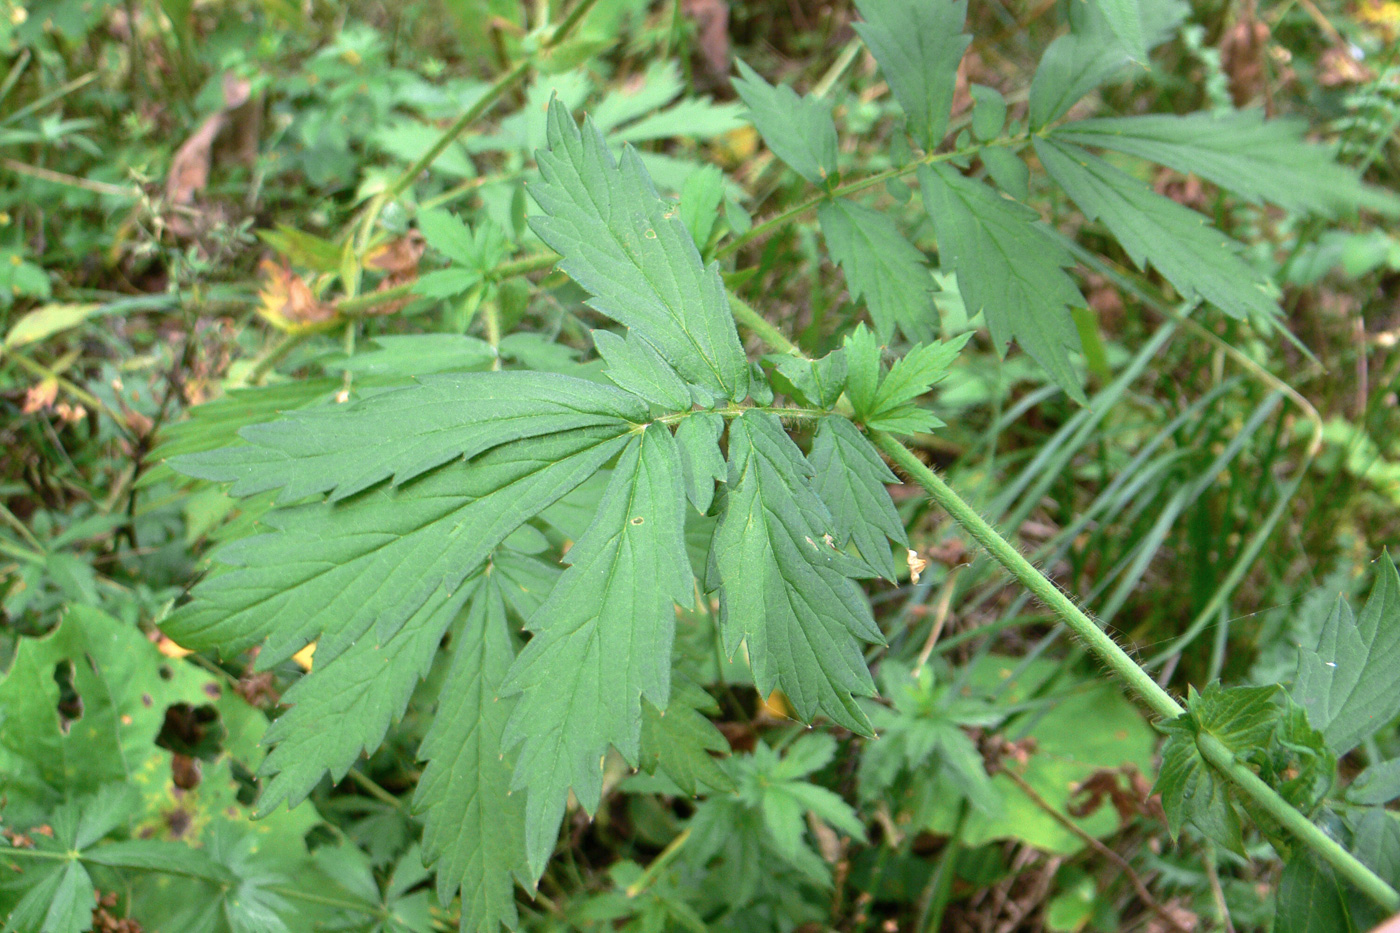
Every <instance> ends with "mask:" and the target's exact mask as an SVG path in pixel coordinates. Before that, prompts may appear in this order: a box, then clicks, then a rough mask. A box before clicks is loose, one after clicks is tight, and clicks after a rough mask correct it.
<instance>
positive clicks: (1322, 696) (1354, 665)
mask: <svg viewBox="0 0 1400 933" xmlns="http://www.w3.org/2000/svg"><path fill="white" fill-rule="evenodd" d="M1379 564H1380V566H1379V567H1378V568H1377V572H1376V583H1375V586H1374V588H1373V589H1372V591H1371V596H1370V598H1369V599H1367V601H1366V607H1365V608H1364V609H1362V610H1361V615H1360V616H1359V617H1356V616H1353V614H1352V611H1351V607H1350V606H1348V605H1347V603H1346V601H1345V600H1343V599H1342V598H1341V597H1340V596H1339V597H1338V598H1337V603H1336V605H1335V607H1334V608H1333V610H1332V614H1331V615H1330V616H1328V618H1327V622H1326V624H1324V625H1323V628H1322V637H1321V639H1320V640H1319V641H1318V644H1317V646H1316V647H1315V648H1311V649H1304V650H1302V651H1301V652H1299V657H1298V677H1297V679H1296V680H1295V681H1294V684H1293V697H1294V699H1295V700H1297V701H1298V703H1299V705H1301V706H1302V707H1303V708H1304V709H1306V710H1307V711H1308V720H1309V721H1310V722H1311V723H1312V724H1313V726H1314V727H1315V728H1316V729H1317V730H1318V731H1320V732H1321V733H1322V735H1323V737H1324V738H1325V739H1326V740H1327V745H1328V747H1329V748H1331V749H1332V751H1333V752H1335V753H1336V754H1337V757H1339V758H1340V757H1341V756H1342V755H1345V754H1346V753H1347V752H1349V751H1351V750H1352V749H1353V748H1355V747H1356V746H1358V745H1360V744H1361V742H1362V741H1364V740H1365V739H1366V738H1367V737H1368V736H1370V735H1372V734H1374V733H1375V732H1376V730H1377V729H1380V728H1382V727H1383V726H1385V725H1386V724H1388V723H1389V722H1390V721H1391V720H1392V719H1394V718H1395V716H1396V715H1397V714H1400V665H1397V664H1396V663H1395V659H1396V658H1397V657H1400V574H1397V573H1396V569H1395V562H1394V561H1393V560H1392V559H1391V557H1390V554H1389V553H1386V554H1384V555H1382V557H1381V560H1380V561H1379Z"/></svg>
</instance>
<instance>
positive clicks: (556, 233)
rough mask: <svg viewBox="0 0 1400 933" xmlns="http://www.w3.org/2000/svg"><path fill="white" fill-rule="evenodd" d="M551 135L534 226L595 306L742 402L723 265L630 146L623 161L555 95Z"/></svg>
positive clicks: (744, 380)
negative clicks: (706, 251) (712, 258)
mask: <svg viewBox="0 0 1400 933" xmlns="http://www.w3.org/2000/svg"><path fill="white" fill-rule="evenodd" d="M548 139H549V150H548V151H547V152H541V153H539V154H538V161H539V166H540V174H541V175H542V176H543V181H541V182H538V183H535V184H532V185H530V192H531V194H533V195H534V198H535V201H536V202H538V203H539V205H540V207H541V208H542V209H543V210H544V213H545V215H546V216H543V217H534V218H531V221H530V224H531V228H532V229H533V230H534V231H535V232H536V233H537V234H539V237H540V239H542V240H544V241H545V243H547V244H548V245H549V246H550V247H552V248H553V249H555V250H556V251H557V252H558V253H559V254H560V255H561V256H562V257H563V258H562V259H561V260H560V262H559V268H560V269H562V270H563V271H564V272H566V273H568V274H569V276H570V277H572V278H573V279H574V281H576V282H578V284H579V285H581V286H583V288H584V289H586V290H587V291H588V292H589V293H591V294H592V295H593V298H592V299H590V300H589V306H590V307H592V308H594V309H595V310H597V311H599V312H600V313H602V314H606V315H607V316H608V317H610V318H612V319H613V320H615V321H618V322H619V323H622V324H625V325H626V326H627V327H629V328H631V329H632V331H633V332H634V333H635V334H636V335H637V336H638V337H640V338H641V339H643V340H645V341H646V342H647V343H650V344H651V345H652V346H653V347H654V348H656V350H657V351H658V352H659V353H660V354H661V356H662V357H663V358H664V359H666V360H667V361H669V362H670V363H671V365H672V366H674V367H675V368H676V371H677V372H679V373H680V374H681V376H682V377H684V378H685V379H686V381H688V382H692V383H695V384H696V385H700V386H704V387H706V388H708V389H710V390H712V391H713V392H715V393H717V394H718V395H721V396H724V397H727V398H731V399H735V400H738V399H742V398H744V397H745V396H746V395H747V394H748V385H749V368H748V361H747V360H746V359H745V357H744V352H743V349H742V348H741V347H740V346H739V335H738V332H737V331H736V330H735V329H734V321H733V319H732V318H731V317H730V314H729V302H728V300H727V299H726V298H725V295H724V283H723V282H722V281H721V280H720V275H719V267H718V266H717V265H715V264H713V263H711V264H710V266H708V267H706V266H705V264H704V263H703V261H702V260H701V258H700V253H699V251H698V250H697V249H696V247H695V241H694V240H693V239H692V238H691V236H690V231H688V230H687V229H686V226H685V222H684V221H682V220H681V218H680V216H679V212H678V211H676V210H675V209H674V206H672V205H668V204H667V203H666V202H664V201H662V200H661V198H660V197H659V196H658V195H657V193H656V189H655V188H654V187H653V186H652V183H651V179H650V178H648V177H647V173H646V169H644V168H643V167H642V165H641V162H640V161H639V159H638V157H637V154H636V153H635V152H634V151H633V150H632V149H630V148H628V149H625V150H624V151H623V154H622V160H621V162H615V161H614V160H613V157H612V155H611V154H610V153H609V152H608V149H607V146H606V144H605V143H604V141H603V138H602V136H601V135H600V134H599V133H598V131H597V130H596V129H594V128H593V127H592V126H591V125H588V124H585V126H584V128H583V131H582V132H580V131H579V128H578V126H577V125H575V124H574V121H573V118H572V117H571V116H570V115H569V112H568V110H567V109H566V108H565V107H564V105H563V104H561V103H559V102H558V101H557V100H555V101H552V102H551V103H550V106H549V127H548Z"/></svg>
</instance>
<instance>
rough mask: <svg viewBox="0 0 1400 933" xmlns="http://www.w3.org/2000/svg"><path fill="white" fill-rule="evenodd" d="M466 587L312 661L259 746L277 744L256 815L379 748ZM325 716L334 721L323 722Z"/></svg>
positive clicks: (264, 771) (439, 594)
mask: <svg viewBox="0 0 1400 933" xmlns="http://www.w3.org/2000/svg"><path fill="white" fill-rule="evenodd" d="M469 592H470V588H469V587H465V586H464V587H460V588H459V589H458V590H457V591H456V592H455V593H453V594H450V595H449V594H448V593H447V591H446V590H445V589H438V590H435V591H434V592H433V593H432V594H431V595H430V596H429V597H428V600H427V602H425V603H423V605H422V606H421V607H420V608H419V609H418V611H417V612H415V613H414V614H413V615H412V617H410V618H409V619H408V620H407V621H406V622H405V623H404V624H403V627H402V628H400V629H399V630H398V631H396V632H394V633H393V634H392V635H390V636H389V637H388V638H386V639H384V640H383V642H381V641H380V640H379V639H378V638H374V637H370V635H369V634H366V636H364V637H362V638H360V639H359V640H358V641H355V642H353V643H352V644H351V645H350V647H349V648H347V649H346V650H345V651H343V652H341V653H340V654H339V655H338V656H336V657H335V658H334V659H333V660H330V661H329V662H325V663H316V664H315V666H314V667H313V668H312V670H311V671H310V672H309V673H308V675H307V676H305V677H303V678H302V679H301V680H299V681H297V682H296V683H295V684H293V685H292V688H291V689H290V690H288V691H287V692H286V694H285V695H284V696H283V702H285V703H286V704H287V705H289V706H290V707H291V709H289V710H287V712H285V713H283V714H282V715H281V716H279V717H278V718H277V719H275V720H274V721H273V723H272V725H271V726H269V727H268V730H267V733H266V734H265V735H264V736H263V740H262V741H263V744H264V745H276V747H275V748H274V749H273V750H272V751H271V752H270V753H269V754H268V756H267V758H266V759H264V760H263V764H262V767H261V768H260V769H259V774H260V776H262V777H264V778H268V777H270V778H271V780H269V781H267V783H265V784H264V785H263V789H262V793H261V794H260V795H259V797H258V813H259V815H265V814H267V813H270V812H271V811H272V810H275V809H276V808H277V806H278V805H279V804H281V803H282V802H283V801H286V803H287V806H288V807H294V806H296V805H297V804H298V803H300V802H301V801H302V800H303V799H305V797H306V795H307V794H309V793H310V792H311V790H312V788H314V787H315V786H316V782H317V781H319V780H320V779H321V776H322V775H323V774H326V773H327V772H329V773H330V776H331V780H333V781H340V780H341V779H342V778H344V777H345V773H346V772H347V771H349V770H350V766H351V765H353V764H354V763H355V760H356V759H357V758H359V756H360V755H361V754H362V753H364V752H369V751H373V750H374V749H376V748H378V747H379V745H380V743H381V742H383V741H384V735H385V733H387V732H388V730H389V725H390V723H391V722H392V721H393V720H395V719H397V718H398V717H399V716H402V715H403V711H404V708H405V707H407V706H408V700H409V697H410V696H411V695H412V694H413V688H414V687H416V686H417V685H418V681H419V680H420V679H421V678H422V677H423V676H424V675H426V674H427V672H428V667H429V665H431V664H432V661H433V656H434V655H435V654H436V653H437V649H438V645H439V644H440V643H441V641H442V636H443V633H444V632H446V631H447V628H448V626H449V625H451V624H452V620H453V619H454V618H455V617H456V615H457V613H458V611H459V610H460V609H461V608H462V604H463V603H464V602H465V600H466V598H467V595H468V593H469ZM315 660H316V661H317V662H320V661H321V659H319V658H318V659H315ZM327 723H336V724H337V725H336V727H335V728H333V729H328V728H327V727H326V724H327Z"/></svg>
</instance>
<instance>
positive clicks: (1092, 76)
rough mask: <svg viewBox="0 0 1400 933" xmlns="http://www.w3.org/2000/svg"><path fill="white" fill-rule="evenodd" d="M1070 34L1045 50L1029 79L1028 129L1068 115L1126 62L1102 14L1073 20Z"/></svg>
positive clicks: (1037, 127)
mask: <svg viewBox="0 0 1400 933" xmlns="http://www.w3.org/2000/svg"><path fill="white" fill-rule="evenodd" d="M1072 22H1073V26H1072V31H1071V32H1068V33H1066V34H1064V35H1063V36H1060V37H1059V38H1058V39H1056V40H1055V41H1054V42H1052V43H1050V46H1049V47H1048V48H1047V49H1046V50H1045V53H1044V54H1043V55H1042V56H1041V58H1040V64H1039V65H1037V66H1036V69H1035V76H1034V77H1033V78H1032V79H1031V91H1030V126H1031V129H1033V130H1038V129H1040V128H1041V127H1043V126H1045V125H1046V124H1047V123H1052V122H1054V121H1055V120H1058V119H1059V118H1060V117H1062V116H1064V115H1065V114H1066V113H1068V112H1069V109H1070V108H1071V107H1073V106H1074V105H1075V104H1076V103H1078V101H1079V99H1080V98H1082V97H1083V96H1084V95H1085V94H1087V93H1089V92H1090V91H1092V90H1093V89H1094V88H1096V87H1098V86H1099V85H1100V84H1102V83H1103V82H1104V81H1107V80H1108V79H1109V78H1110V77H1111V76H1112V75H1114V74H1115V73H1117V72H1118V71H1119V70H1120V69H1122V68H1123V66H1125V65H1126V64H1128V61H1129V54H1128V52H1127V51H1126V50H1125V49H1124V48H1123V46H1122V44H1121V43H1120V42H1117V41H1115V39H1114V37H1113V35H1112V33H1111V31H1110V30H1109V28H1108V24H1107V23H1106V22H1105V21H1104V19H1103V17H1102V15H1094V13H1091V14H1089V15H1087V16H1081V17H1078V18H1074V19H1073V20H1072Z"/></svg>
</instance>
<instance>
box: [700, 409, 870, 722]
mask: <svg viewBox="0 0 1400 933" xmlns="http://www.w3.org/2000/svg"><path fill="white" fill-rule="evenodd" d="M811 475H812V467H811V465H810V464H808V463H807V461H806V459H805V458H804V457H803V456H802V452H801V451H800V450H798V449H797V446H796V445H795V444H793V442H792V440H791V439H790V438H789V437H788V436H787V432H786V431H784V430H783V428H782V425H781V424H779V422H778V420H777V419H776V418H775V417H773V416H772V415H770V414H767V413H765V412H748V413H745V414H744V415H743V416H742V417H740V418H736V419H735V420H734V421H733V422H732V423H731V424H730V426H729V480H728V484H727V487H726V488H727V494H726V495H725V497H724V502H723V506H722V511H721V512H720V519H719V523H718V524H717V525H716V527H715V534H714V539H713V542H712V545H711V549H710V560H711V565H712V566H711V571H712V573H711V574H710V575H709V583H710V586H711V588H712V589H713V588H714V587H716V586H718V587H719V593H720V614H721V615H720V618H721V627H722V629H723V632H724V642H725V649H726V650H727V651H728V652H729V653H730V654H731V655H733V654H734V653H735V652H736V651H738V649H739V647H740V646H741V645H742V646H743V647H745V648H746V649H747V651H748V659H749V666H750V667H751V668H752V670H753V675H754V683H755V684H756V685H757V687H758V689H759V692H760V693H762V694H764V695H765V696H766V695H767V694H768V693H769V692H770V691H772V690H773V689H774V688H779V689H781V690H782V691H783V693H785V694H786V695H787V697H788V700H789V701H790V702H791V703H792V706H793V709H794V710H796V712H797V714H798V715H799V716H801V717H802V718H803V719H809V720H810V719H811V718H812V717H813V716H815V715H817V714H818V713H822V714H825V715H826V716H827V717H829V718H830V719H832V720H833V721H834V722H837V723H839V724H841V725H843V726H845V727H846V728H848V729H851V730H852V731H855V732H859V733H861V734H863V735H869V734H870V723H869V720H867V719H866V716H865V713H864V712H863V711H862V710H861V709H860V707H859V706H858V705H857V704H856V702H855V700H854V699H853V698H852V695H853V694H855V695H860V696H872V695H873V694H874V692H875V684H874V682H873V681H872V680H871V678H870V671H869V669H868V668H867V667H866V664H865V658H864V657H863V656H862V654H861V650H860V642H859V641H858V639H863V640H865V641H871V642H880V641H883V637H882V636H881V634H880V630H879V629H878V628H877V627H876V626H875V621H874V619H873V618H872V616H871V614H870V605H869V603H868V602H867V601H866V599H865V594H864V593H862V592H861V590H860V588H859V587H858V586H857V585H856V583H855V580H854V579H853V577H855V576H858V575H860V574H861V573H862V572H863V570H862V567H861V566H860V565H859V564H858V563H857V562H856V561H854V560H852V559H851V558H849V557H847V556H846V555H845V554H843V553H841V552H840V551H838V550H837V549H836V548H835V547H834V546H833V544H831V543H828V542H829V541H830V540H831V536H832V535H833V534H834V533H836V532H837V531H838V529H837V528H836V526H835V523H834V522H833V520H832V517H831V513H830V512H829V511H828V510H827V508H826V506H825V505H823V504H822V501H821V500H820V499H819V498H817V495H816V493H815V492H814V491H813V489H812V487H811V481H810V477H811Z"/></svg>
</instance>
